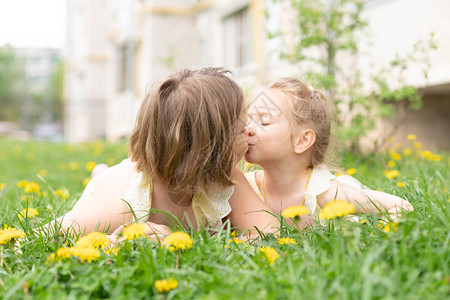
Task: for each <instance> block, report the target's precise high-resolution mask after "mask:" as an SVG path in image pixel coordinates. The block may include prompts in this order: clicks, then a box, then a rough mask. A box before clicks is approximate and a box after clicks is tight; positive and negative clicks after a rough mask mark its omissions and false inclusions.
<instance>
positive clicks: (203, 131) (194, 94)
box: [129, 68, 244, 195]
mask: <svg viewBox="0 0 450 300" xmlns="http://www.w3.org/2000/svg"><path fill="white" fill-rule="evenodd" d="M227 73H230V72H229V71H227V70H224V69H222V68H204V69H201V70H195V71H194V70H183V71H180V72H178V73H175V74H173V75H171V76H169V77H168V78H167V79H165V80H163V81H162V82H161V83H158V84H155V85H154V86H153V88H152V89H150V91H149V93H148V94H147V95H146V97H145V100H144V102H143V103H142V105H141V107H140V109H139V113H138V116H137V119H136V124H135V127H134V130H133V132H132V134H131V136H130V139H129V155H130V157H131V159H132V160H133V161H136V162H137V166H138V169H139V170H140V171H143V172H145V173H147V174H148V175H149V176H150V177H151V178H153V179H154V180H155V181H157V182H160V183H164V184H166V185H167V186H168V188H169V189H170V190H171V191H173V192H175V193H179V194H183V195H193V194H194V193H202V192H204V191H205V190H204V188H205V187H206V186H211V185H213V184H215V185H219V186H223V187H226V186H230V185H232V184H233V182H232V180H231V172H232V169H233V167H234V164H235V163H236V162H235V152H234V151H233V149H234V144H235V141H236V137H237V132H236V130H237V128H236V127H237V126H236V121H237V120H238V118H239V115H240V112H241V109H242V106H243V103H244V96H243V92H242V89H241V88H240V87H239V86H238V85H237V84H236V83H235V82H234V81H233V80H232V79H230V78H229V77H228V76H227Z"/></svg>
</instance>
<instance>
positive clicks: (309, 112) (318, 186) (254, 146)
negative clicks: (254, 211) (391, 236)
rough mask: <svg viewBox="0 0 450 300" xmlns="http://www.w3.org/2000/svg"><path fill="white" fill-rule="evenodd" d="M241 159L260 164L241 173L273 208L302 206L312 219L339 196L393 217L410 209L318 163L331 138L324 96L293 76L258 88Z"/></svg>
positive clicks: (363, 208)
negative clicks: (260, 90)
mask: <svg viewBox="0 0 450 300" xmlns="http://www.w3.org/2000/svg"><path fill="white" fill-rule="evenodd" d="M247 116H248V120H247V122H248V124H247V129H248V134H249V138H248V145H249V149H248V151H247V153H246V154H245V160H246V161H247V162H250V163H254V164H258V165H260V166H261V167H262V170H259V171H254V172H250V173H247V174H246V177H247V179H248V181H249V183H250V184H251V186H252V187H253V189H254V190H255V192H256V193H258V195H259V196H260V198H261V199H263V201H264V202H265V203H267V204H268V205H269V207H270V209H271V211H273V212H274V213H276V214H278V215H281V212H282V211H283V210H284V209H286V208H288V207H291V206H295V205H299V206H305V207H306V208H307V209H308V210H309V212H310V213H311V215H310V218H303V221H302V223H301V224H299V225H300V226H302V227H303V226H305V225H307V224H312V223H313V220H314V217H318V216H319V212H320V210H321V208H323V207H324V206H325V205H326V204H327V203H329V202H331V201H333V200H335V199H339V200H344V201H347V202H349V203H351V204H353V205H354V207H355V211H356V212H377V213H379V212H380V211H381V212H387V213H389V214H391V215H392V217H393V218H396V217H398V214H400V213H401V212H402V211H404V210H413V207H412V206H411V204H410V203H409V202H407V201H406V200H403V199H401V198H399V197H397V196H394V195H390V194H387V193H384V192H380V191H373V190H369V189H367V188H366V187H365V186H363V185H362V184H361V183H359V181H357V180H356V179H355V178H353V177H351V176H348V175H346V176H339V177H337V178H336V176H335V175H333V174H332V173H331V172H330V170H329V169H328V168H327V166H326V165H325V164H324V161H325V156H326V153H327V150H328V147H329V145H330V140H331V116H330V110H329V104H328V100H327V98H326V97H325V96H324V95H323V94H322V93H321V92H319V91H318V90H316V89H314V88H312V87H308V86H306V85H305V84H304V83H302V82H301V81H300V80H298V79H295V78H281V79H278V80H277V81H275V82H274V83H272V84H270V85H269V87H268V88H267V89H264V90H263V91H262V92H260V93H259V94H258V95H257V97H255V99H253V100H252V102H251V104H250V106H249V112H248V114H247Z"/></svg>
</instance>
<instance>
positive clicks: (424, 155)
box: [420, 150, 432, 158]
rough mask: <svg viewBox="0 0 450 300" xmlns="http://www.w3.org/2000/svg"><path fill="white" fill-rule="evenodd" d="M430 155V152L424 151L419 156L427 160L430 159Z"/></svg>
mask: <svg viewBox="0 0 450 300" xmlns="http://www.w3.org/2000/svg"><path fill="white" fill-rule="evenodd" d="M431 155H432V153H431V151H430V150H425V151H423V152H422V153H421V154H420V156H422V157H423V158H428V157H430V156H431Z"/></svg>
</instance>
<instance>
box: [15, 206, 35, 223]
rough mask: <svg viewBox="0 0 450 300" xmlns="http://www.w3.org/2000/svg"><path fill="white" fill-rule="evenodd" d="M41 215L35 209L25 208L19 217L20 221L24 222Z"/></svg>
mask: <svg viewBox="0 0 450 300" xmlns="http://www.w3.org/2000/svg"><path fill="white" fill-rule="evenodd" d="M38 214H39V211H38V210H37V209H35V208H30V207H29V208H28V209H27V208H24V209H22V210H21V211H20V212H19V213H18V214H17V217H19V220H22V219H23V218H33V217H35V216H37V215H38Z"/></svg>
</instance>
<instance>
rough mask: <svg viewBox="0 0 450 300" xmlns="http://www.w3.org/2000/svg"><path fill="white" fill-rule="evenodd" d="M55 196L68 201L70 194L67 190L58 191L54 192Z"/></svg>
mask: <svg viewBox="0 0 450 300" xmlns="http://www.w3.org/2000/svg"><path fill="white" fill-rule="evenodd" d="M53 194H55V196H59V197H61V198H62V199H66V198H67V196H68V194H69V193H68V192H67V191H66V190H56V191H54V192H53Z"/></svg>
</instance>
